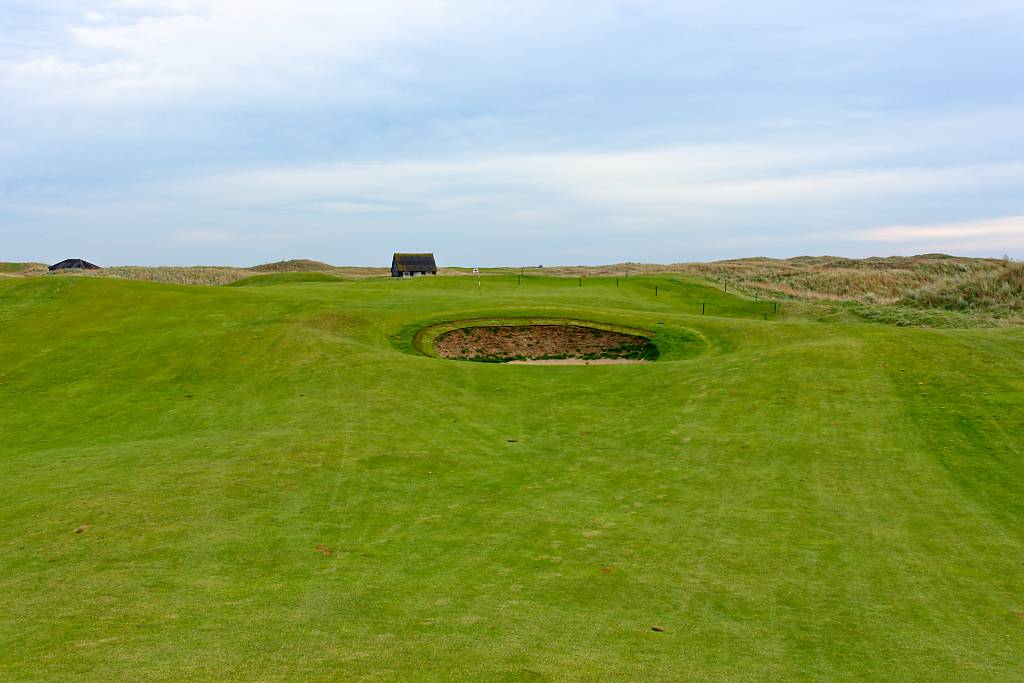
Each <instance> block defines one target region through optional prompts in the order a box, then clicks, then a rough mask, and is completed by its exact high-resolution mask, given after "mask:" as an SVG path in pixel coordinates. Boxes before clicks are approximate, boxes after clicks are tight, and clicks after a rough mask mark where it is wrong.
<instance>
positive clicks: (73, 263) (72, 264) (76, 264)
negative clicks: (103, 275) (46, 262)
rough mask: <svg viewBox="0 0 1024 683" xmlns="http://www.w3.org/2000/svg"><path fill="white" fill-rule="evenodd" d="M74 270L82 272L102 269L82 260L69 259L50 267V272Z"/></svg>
mask: <svg viewBox="0 0 1024 683" xmlns="http://www.w3.org/2000/svg"><path fill="white" fill-rule="evenodd" d="M72 268H78V269H80V270H99V269H100V267H99V266H97V265H96V264H95V263H89V262H88V261H84V260H82V259H80V258H69V259H64V260H63V261H61V262H60V263H54V264H53V265H52V266H50V270H69V269H72Z"/></svg>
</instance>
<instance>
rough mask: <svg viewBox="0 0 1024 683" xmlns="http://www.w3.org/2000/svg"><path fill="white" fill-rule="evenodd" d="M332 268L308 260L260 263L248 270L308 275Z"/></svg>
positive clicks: (319, 262)
mask: <svg viewBox="0 0 1024 683" xmlns="http://www.w3.org/2000/svg"><path fill="white" fill-rule="evenodd" d="M333 269H334V266H332V265H330V264H327V263H324V262H323V261H312V260H310V259H290V260H288V261H275V262H274V263H262V264H260V265H258V266H253V267H251V268H250V269H249V270H255V271H256V272H257V273H309V272H316V271H321V272H326V271H329V270H333Z"/></svg>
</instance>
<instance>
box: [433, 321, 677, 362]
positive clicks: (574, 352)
mask: <svg viewBox="0 0 1024 683" xmlns="http://www.w3.org/2000/svg"><path fill="white" fill-rule="evenodd" d="M434 349H435V350H436V351H437V353H438V355H439V356H441V357H442V358H451V359H459V360H475V361H485V362H492V363H494V362H497V363H507V362H516V363H524V362H530V363H537V362H540V361H543V362H544V363H545V364H549V365H582V364H586V363H589V364H593V365H607V364H609V362H612V363H623V362H641V361H646V360H653V359H654V358H656V357H657V355H658V351H657V347H655V346H654V344H653V343H652V342H651V340H650V339H648V338H647V337H641V336H639V335H635V334H625V333H623V332H613V331H610V330H602V329H598V328H595V327H585V326H583V325H499V326H494V325H491V326H479V327H463V328H460V329H457V330H452V331H450V332H446V333H444V334H442V335H440V336H439V337H437V339H435V340H434Z"/></svg>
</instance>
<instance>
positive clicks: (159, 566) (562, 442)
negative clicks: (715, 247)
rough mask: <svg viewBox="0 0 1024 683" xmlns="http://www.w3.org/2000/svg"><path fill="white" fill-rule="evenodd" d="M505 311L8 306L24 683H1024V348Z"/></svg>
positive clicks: (1, 365)
mask: <svg viewBox="0 0 1024 683" xmlns="http://www.w3.org/2000/svg"><path fill="white" fill-rule="evenodd" d="M516 282H517V278H515V277H510V276H492V277H487V278H484V279H483V287H482V288H481V289H478V288H477V284H476V281H475V278H473V279H469V278H440V277H439V278H423V279H416V280H412V281H405V282H393V281H391V280H390V279H387V278H382V279H369V280H359V281H346V282H312V283H302V282H293V283H284V284H280V285H279V286H274V287H241V288H228V287H183V286H176V285H165V284H154V283H145V282H129V281H124V280H115V279H109V278H96V277H68V276H55V277H43V278H5V279H3V280H0V501H3V503H2V505H0V679H2V680H19V681H20V680H76V681H77V680H95V681H106V680H123V679H125V678H129V679H136V680H156V681H161V680H162V681H182V680H217V681H231V680H239V681H242V680H244V681H251V680H325V679H328V678H339V677H340V678H345V679H348V680H367V681H370V680H373V681H382V680H384V681H387V680H392V681H409V680H423V679H426V680H481V681H484V680H486V681H492V680H580V681H591V680H701V681H723V682H724V681H730V682H731V681H776V680H818V681H836V680H865V681H921V680H927V681H965V680H966V681H1016V680H1024V648H1022V647H1021V645H1022V643H1024V617H1022V616H1021V615H1022V613H1024V565H1022V562H1024V499H1022V497H1021V495H1020V492H1021V491H1022V490H1024V459H1022V458H1021V453H1022V452H1024V440H1022V439H1024V437H1022V435H1021V430H1020V425H1021V424H1024V328H993V329H977V330H933V329H919V328H915V329H906V328H898V327H894V326H883V325H869V324H863V323H857V322H849V321H844V322H837V323H819V322H815V321H814V319H813V318H812V317H806V316H804V315H803V313H802V311H804V310H805V309H804V308H802V307H803V306H805V305H804V304H796V303H794V304H787V305H786V307H785V308H784V310H783V311H782V312H780V314H779V317H778V318H777V319H775V320H764V307H763V305H762V302H757V301H752V300H750V299H747V298H745V297H735V296H732V295H726V294H725V293H724V292H722V290H721V289H720V288H716V287H708V286H706V285H703V284H701V283H699V282H696V281H694V280H691V279H688V278H684V277H679V276H673V277H662V278H646V277H645V278H632V277H631V278H630V281H629V283H628V284H627V283H625V282H623V283H620V286H619V287H616V286H615V282H614V280H613V279H609V278H589V279H587V280H585V282H584V286H583V287H579V286H578V283H577V282H575V281H572V280H566V279H563V278H539V277H527V278H524V281H523V284H522V285H517V284H516ZM655 286H658V287H659V288H660V294H659V295H658V296H657V297H656V296H654V291H653V290H654V287H655ZM702 301H706V302H712V303H713V304H714V307H713V313H708V314H707V315H704V316H702V315H700V308H699V304H700V303H701V302H702ZM830 305H831V304H830ZM806 310H808V311H810V310H812V309H810V308H808V309H806ZM509 316H521V317H524V318H525V317H529V316H538V317H554V318H557V317H562V318H565V319H577V320H601V321H605V322H607V323H610V324H614V325H621V326H624V327H629V328H634V329H644V330H651V331H653V332H654V333H655V334H656V335H657V336H656V339H657V340H658V344H659V347H660V348H662V350H663V354H662V356H661V358H660V360H659V361H658V362H655V363H650V364H639V365H630V366H591V367H537V366H507V365H492V364H482V363H460V362H453V361H445V360H440V359H436V358H429V357H425V356H423V355H421V354H419V353H416V352H415V351H414V350H413V349H412V343H413V341H414V339H415V334H414V332H413V331H414V330H416V329H418V328H419V327H421V326H422V325H423V324H425V323H427V322H435V323H439V322H442V321H445V320H449V321H450V320H466V319H478V318H503V317H509ZM844 320H845V319H844ZM850 320H855V318H851V319H850ZM663 339H665V340H670V342H671V343H668V342H666V343H663V342H662V341H661V340H663ZM690 340H699V341H700V344H701V345H702V353H700V354H699V355H688V354H687V353H686V351H685V349H686V347H688V346H691V345H693V344H694V343H695V341H690ZM655 626H656V627H658V629H660V630H658V631H655V630H654V627H655Z"/></svg>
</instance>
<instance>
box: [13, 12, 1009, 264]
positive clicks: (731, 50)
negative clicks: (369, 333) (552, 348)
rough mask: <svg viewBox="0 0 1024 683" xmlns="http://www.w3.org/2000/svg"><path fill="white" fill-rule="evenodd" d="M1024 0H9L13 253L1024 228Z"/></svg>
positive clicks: (330, 248)
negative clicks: (767, 0) (711, 0)
mask: <svg viewBox="0 0 1024 683" xmlns="http://www.w3.org/2000/svg"><path fill="white" fill-rule="evenodd" d="M1022 65H1024V2H1021V1H1020V0H1016V1H1013V2H1010V1H999V0H977V1H974V2H970V3H967V2H963V0H958V1H956V2H947V1H945V0H934V1H933V2H927V3H924V2H892V1H889V2H881V1H875V0H865V1H862V2H858V3H849V2H832V3H830V2H825V3H822V2H795V1H786V0H783V1H781V2H772V3H765V2H746V1H739V0H734V1H731V2H730V1H725V2H717V3H706V2H686V1H685V0H684V1H677V2H658V1H655V0H638V1H636V2H613V1H610V0H591V1H590V2H585V3H584V2H572V3H570V2H558V1H557V0H554V1H552V0H547V1H544V2H540V1H535V0H520V1H518V2H516V3H497V2H489V1H488V0H476V1H473V2H461V1H452V2H446V1H441V0H437V1H433V0H419V1H416V2H411V1H409V0H379V1H377V2H373V3H367V2H347V1H340V0H334V1H330V2H328V1H321V0H307V1H303V0H292V1H290V2H280V1H276V0H275V1H270V0H70V1H69V0H64V1H61V2H57V1H55V0H31V1H29V0H0V110H2V111H3V115H2V116H0V260H39V261H48V262H52V261H57V260H60V259H62V258H66V257H81V258H87V259H89V260H93V261H96V262H98V263H101V264H104V265H113V264H124V263H132V264H198V263H203V264H212V263H218V264H219V263H222V264H235V265H249V264H253V263H257V262H261V261H267V260H277V259H282V258H299V257H303V258H316V259H321V260H325V261H330V262H332V263H337V264H359V265H379V264H381V263H386V262H388V260H389V257H390V253H391V252H392V251H394V250H408V251H418V250H431V251H434V252H436V253H437V255H438V257H439V261H440V262H441V263H444V264H459V265H488V266H490V265H518V264H536V263H545V264H555V263H567V264H568V263H572V264H575V263H609V262H615V261H625V260H633V261H657V262H674V261H691V260H708V259H717V258H729V257H739V256H751V255H769V256H794V255H799V254H824V253H828V254H842V255H850V256H867V255H888V254H911V253H921V252H930V251H946V252H954V253H961V254H969V255H984V256H1001V255H1003V254H1004V253H1008V254H1010V255H1011V256H1015V257H1024V68H1022Z"/></svg>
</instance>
